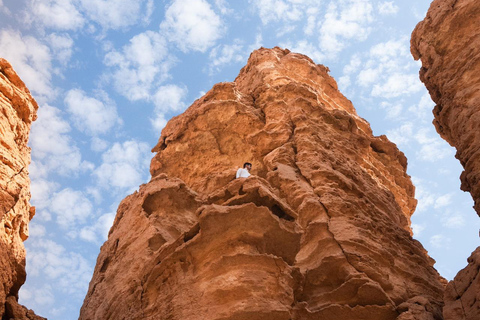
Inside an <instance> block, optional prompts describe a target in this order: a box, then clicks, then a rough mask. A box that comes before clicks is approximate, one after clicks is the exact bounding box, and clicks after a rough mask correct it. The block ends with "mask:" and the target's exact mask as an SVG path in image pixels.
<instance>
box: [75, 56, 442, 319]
mask: <svg viewBox="0 0 480 320" xmlns="http://www.w3.org/2000/svg"><path fill="white" fill-rule="evenodd" d="M153 150H154V151H155V152H157V154H156V155H155V157H154V158H153V160H152V163H151V173H152V179H151V181H150V182H149V183H147V184H145V185H142V186H141V187H140V189H139V191H138V192H135V193H134V194H132V195H130V196H128V197H127V198H126V199H124V200H123V201H122V202H121V204H120V206H119V208H118V212H117V216H116V218H115V221H114V224H113V226H112V228H111V230H110V233H109V237H108V240H107V241H106V242H105V244H104V245H103V246H102V248H101V252H100V255H99V257H98V260H97V265H96V268H95V272H94V275H93V279H92V280H91V282H90V286H89V290H88V293H87V296H86V298H85V301H84V304H83V307H82V309H81V313H80V319H83V320H87V319H89V320H93V319H189V320H195V319H198V320H200V319H202V320H203V319H262V320H268V319H272V320H281V319H285V320H289V319H305V320H307V319H324V320H330V319H332V320H333V319H335V320H342V319H344V320H347V319H349V320H350V319H368V320H390V319H392V320H393V319H397V320H413V319H415V320H427V319H429V320H431V319H442V315H441V313H442V295H443V290H444V280H443V279H442V278H441V277H440V276H439V274H438V273H437V272H436V270H435V269H434V268H433V263H434V261H433V260H432V259H431V258H430V257H429V256H428V255H427V252H426V251H425V249H424V248H423V247H422V246H421V244H420V243H419V242H418V241H416V240H414V239H412V237H411V230H410V216H411V214H412V213H413V211H414V209H415V206H416V201H415V199H414V198H413V196H414V187H413V185H412V183H411V181H410V177H409V176H408V175H407V174H406V166H407V160H406V158H405V156H404V155H403V153H401V152H400V151H399V150H398V149H397V148H396V146H395V145H394V144H393V143H391V142H390V141H388V140H387V139H386V137H384V136H380V137H375V136H373V135H372V131H371V129H370V126H369V124H368V123H367V122H366V121H365V120H364V119H362V118H360V117H359V116H358V115H357V114H356V112H355V110H354V108H353V106H352V104H351V102H350V101H349V100H347V99H346V98H345V97H344V96H343V95H342V94H341V93H340V92H339V91H338V89H337V85H336V82H335V81H334V79H333V78H331V77H330V76H329V75H328V69H327V68H326V67H324V66H321V65H316V64H315V63H313V62H312V60H310V59H309V58H308V57H306V56H303V55H300V54H294V53H290V52H289V51H288V50H282V49H279V48H274V49H263V48H262V49H259V50H257V51H254V52H253V53H252V55H251V56H250V59H249V61H248V63H247V65H246V66H245V67H244V68H243V69H242V70H241V72H240V74H239V76H238V77H237V78H236V80H235V81H234V82H231V83H220V84H217V85H215V86H214V87H213V88H212V89H211V90H210V91H209V92H208V93H207V94H205V96H203V97H202V98H200V99H199V100H197V101H195V102H194V103H193V105H192V106H191V107H190V108H189V109H188V110H187V111H186V112H185V113H183V114H182V115H180V116H178V117H176V118H173V119H172V120H170V122H169V123H168V124H167V126H166V127H165V128H164V129H163V131H162V135H161V137H160V140H159V142H158V144H157V146H156V147H155V148H154V149H153ZM245 161H249V162H251V163H252V164H253V169H252V173H253V175H252V176H250V177H248V178H240V179H234V177H235V171H236V169H237V168H238V167H239V166H241V165H242V164H243V162H245Z"/></svg>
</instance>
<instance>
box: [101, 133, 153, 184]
mask: <svg viewBox="0 0 480 320" xmlns="http://www.w3.org/2000/svg"><path fill="white" fill-rule="evenodd" d="M149 160H150V148H149V146H148V145H147V144H146V143H144V142H139V141H136V140H128V141H125V142H123V143H118V142H117V143H115V144H114V145H113V146H112V147H111V148H110V149H108V150H107V151H105V152H104V153H103V155H102V164H101V165H100V166H99V167H97V168H96V169H95V171H94V172H93V175H94V177H95V178H96V180H97V182H98V185H99V186H100V187H102V188H104V189H112V188H113V189H116V190H120V191H124V192H125V191H133V190H135V189H136V188H137V187H138V186H139V185H140V184H141V183H144V182H145V180H146V173H147V172H148V164H149Z"/></svg>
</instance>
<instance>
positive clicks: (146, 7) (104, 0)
mask: <svg viewBox="0 0 480 320" xmlns="http://www.w3.org/2000/svg"><path fill="white" fill-rule="evenodd" d="M80 3H81V5H82V9H83V11H85V13H86V15H87V16H88V17H89V18H90V19H92V20H93V21H95V22H97V23H98V24H100V25H101V26H102V27H103V28H105V29H119V28H125V27H129V26H132V25H135V24H136V23H138V22H139V21H140V18H142V19H143V20H144V21H148V20H149V18H150V16H149V15H151V14H152V12H153V8H152V7H153V4H152V2H151V1H145V0H80ZM144 12H146V14H144Z"/></svg>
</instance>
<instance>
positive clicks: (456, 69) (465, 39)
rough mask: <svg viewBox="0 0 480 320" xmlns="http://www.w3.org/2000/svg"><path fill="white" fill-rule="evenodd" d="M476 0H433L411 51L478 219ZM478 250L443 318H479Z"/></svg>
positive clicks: (449, 292)
mask: <svg viewBox="0 0 480 320" xmlns="http://www.w3.org/2000/svg"><path fill="white" fill-rule="evenodd" d="M479 21H480V2H478V1H477V0H435V1H433V2H432V4H431V6H430V9H429V10H428V13H427V16H426V18H425V19H424V20H423V21H422V22H420V23H419V24H418V25H417V27H416V28H415V30H414V32H413V34H412V40H411V51H412V54H413V56H414V58H415V59H417V60H418V59H421V61H422V68H421V70H420V79H421V80H422V81H423V82H424V83H425V85H426V86H427V88H428V90H429V92H430V96H431V97H432V99H433V101H435V103H436V106H435V108H434V110H433V113H434V115H435V120H434V124H435V127H436V128H437V131H438V133H439V134H440V135H441V136H442V137H443V138H444V139H445V140H447V141H448V142H449V143H450V144H451V145H452V146H454V147H455V148H456V149H457V154H456V157H457V159H458V160H460V163H461V164H462V166H463V167H464V169H465V171H464V172H463V173H462V175H461V176H460V179H461V182H462V185H461V189H462V190H464V191H469V192H470V193H471V195H472V198H473V200H474V202H475V206H474V208H475V210H476V211H477V214H478V215H480V50H479V48H480V29H479V28H478V22H479ZM479 255H480V247H479V248H477V250H476V251H475V252H474V253H473V254H472V256H471V257H470V258H469V259H468V262H469V264H468V266H467V267H466V268H465V269H464V270H462V271H460V272H459V273H458V275H457V276H456V277H455V279H454V280H453V281H451V282H450V283H449V284H448V287H447V289H446V292H445V309H444V316H445V319H446V320H457V319H466V320H478V319H480V297H479V296H478V293H479V292H480V272H479V270H480V257H479Z"/></svg>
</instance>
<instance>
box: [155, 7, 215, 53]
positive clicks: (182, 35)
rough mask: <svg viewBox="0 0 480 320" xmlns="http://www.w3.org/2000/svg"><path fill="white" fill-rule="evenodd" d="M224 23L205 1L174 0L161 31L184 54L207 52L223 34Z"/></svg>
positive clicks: (166, 13)
mask: <svg viewBox="0 0 480 320" xmlns="http://www.w3.org/2000/svg"><path fill="white" fill-rule="evenodd" d="M223 28H224V26H223V23H222V21H221V19H220V17H219V16H217V15H216V14H215V12H214V11H213V10H212V8H211V7H210V4H209V3H208V2H207V1H205V0H174V1H173V3H172V5H171V6H170V7H168V9H167V11H166V12H165V20H164V21H163V22H162V23H161V25H160V29H161V30H162V32H163V33H165V34H166V36H167V38H168V39H169V40H170V41H172V42H174V43H175V44H176V45H177V47H178V48H179V49H180V50H182V51H183V52H188V51H200V52H205V51H206V50H207V49H208V48H210V47H212V46H213V45H215V42H216V41H217V40H218V39H220V37H221V36H222V34H223Z"/></svg>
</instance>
